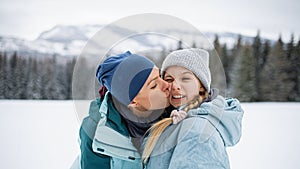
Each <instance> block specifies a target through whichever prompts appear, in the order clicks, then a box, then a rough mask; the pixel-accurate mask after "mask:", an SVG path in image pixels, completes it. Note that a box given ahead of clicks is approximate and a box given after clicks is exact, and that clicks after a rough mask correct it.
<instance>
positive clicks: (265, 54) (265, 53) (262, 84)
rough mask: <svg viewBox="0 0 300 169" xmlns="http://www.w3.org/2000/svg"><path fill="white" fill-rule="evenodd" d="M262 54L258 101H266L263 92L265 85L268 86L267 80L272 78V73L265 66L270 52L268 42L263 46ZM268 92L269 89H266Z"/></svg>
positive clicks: (266, 95)
mask: <svg viewBox="0 0 300 169" xmlns="http://www.w3.org/2000/svg"><path fill="white" fill-rule="evenodd" d="M262 50H263V52H262V58H263V63H264V65H263V67H262V70H261V74H260V78H261V79H260V86H259V88H260V91H261V92H260V93H259V98H260V101H268V93H267V92H265V87H267V85H266V84H269V83H270V82H269V78H270V76H272V73H271V72H270V71H271V70H270V69H269V68H268V67H267V66H265V65H267V62H268V61H269V60H268V58H269V57H270V52H271V46H270V42H269V41H268V40H267V41H266V42H265V43H264V45H263V49H262ZM267 90H269V89H267Z"/></svg>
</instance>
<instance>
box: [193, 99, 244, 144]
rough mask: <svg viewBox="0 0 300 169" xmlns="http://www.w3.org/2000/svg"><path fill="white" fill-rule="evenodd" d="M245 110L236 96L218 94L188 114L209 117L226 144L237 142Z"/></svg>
mask: <svg viewBox="0 0 300 169" xmlns="http://www.w3.org/2000/svg"><path fill="white" fill-rule="evenodd" d="M243 114H244V111H243V109H242V107H241V105H240V102H239V101H238V100H237V99H234V98H227V99H225V98H224V97H222V96H220V95H218V96H217V97H216V98H215V99H213V100H212V101H210V102H204V103H202V104H201V106H200V107H198V108H197V109H192V110H190V111H188V116H200V117H202V118H205V119H207V120H208V121H209V122H210V123H211V124H212V125H213V126H214V127H215V128H216V129H217V131H218V132H219V133H220V135H221V137H222V139H223V142H224V145H225V146H233V145H235V144H237V143H238V142H239V140H240V138H241V134H242V117H243Z"/></svg>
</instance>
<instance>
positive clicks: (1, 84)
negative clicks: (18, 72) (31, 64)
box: [0, 52, 7, 99]
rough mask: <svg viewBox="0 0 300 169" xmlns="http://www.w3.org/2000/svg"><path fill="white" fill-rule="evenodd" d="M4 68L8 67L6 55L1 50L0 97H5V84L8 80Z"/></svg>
mask: <svg viewBox="0 0 300 169" xmlns="http://www.w3.org/2000/svg"><path fill="white" fill-rule="evenodd" d="M4 69H6V57H4V55H2V52H0V99H5V85H6V83H7V82H6V79H5V74H4V73H5V70H4Z"/></svg>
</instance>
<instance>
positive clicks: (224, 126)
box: [143, 49, 243, 169]
mask: <svg viewBox="0 0 300 169" xmlns="http://www.w3.org/2000/svg"><path fill="white" fill-rule="evenodd" d="M208 65H209V54H208V52H207V51H205V50H202V49H183V50H178V51H174V52H172V53H171V54H169V55H168V56H167V57H166V59H165V60H164V62H163V64H162V75H163V78H164V80H166V81H167V82H169V83H170V84H171V90H170V99H169V102H170V104H171V105H172V106H174V107H175V108H177V110H173V111H172V113H171V117H170V118H166V119H163V120H161V121H159V122H157V123H156V124H154V125H153V126H152V127H151V128H150V131H151V132H150V135H149V137H148V139H147V140H146V144H145V148H144V152H143V161H144V164H145V165H146V167H147V169H151V168H155V169H159V168H172V169H176V168H178V169H179V168H230V166H229V160H228V155H227V152H226V147H227V146H233V145H235V144H236V143H237V142H238V141H239V139H240V137H241V119H242V116H243V110H242V108H241V106H240V103H239V101H238V100H237V99H232V98H230V99H224V98H223V97H222V96H220V95H218V94H217V92H216V91H217V90H214V89H212V90H211V89H210V83H211V75H210V70H209V68H208ZM185 113H187V117H188V118H186V119H184V120H182V122H180V123H178V118H179V119H182V118H184V117H185ZM172 122H173V125H171V124H172ZM175 123H178V124H176V125H175Z"/></svg>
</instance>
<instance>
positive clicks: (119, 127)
mask: <svg viewBox="0 0 300 169" xmlns="http://www.w3.org/2000/svg"><path fill="white" fill-rule="evenodd" d="M79 136H80V150H81V157H80V158H81V159H80V165H81V169H142V163H141V158H140V155H139V153H138V151H137V150H136V148H135V147H134V146H133V145H132V143H131V138H130V136H129V132H128V129H127V127H126V125H125V123H124V120H123V119H122V118H121V116H120V114H119V113H118V111H117V110H116V109H115V108H114V106H113V103H112V99H111V95H110V94H109V93H108V92H107V94H106V95H105V98H104V99H103V101H102V100H100V99H96V100H94V101H92V102H91V104H90V110H89V116H88V117H86V118H85V119H84V120H83V122H82V125H81V128H80V133H79Z"/></svg>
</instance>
